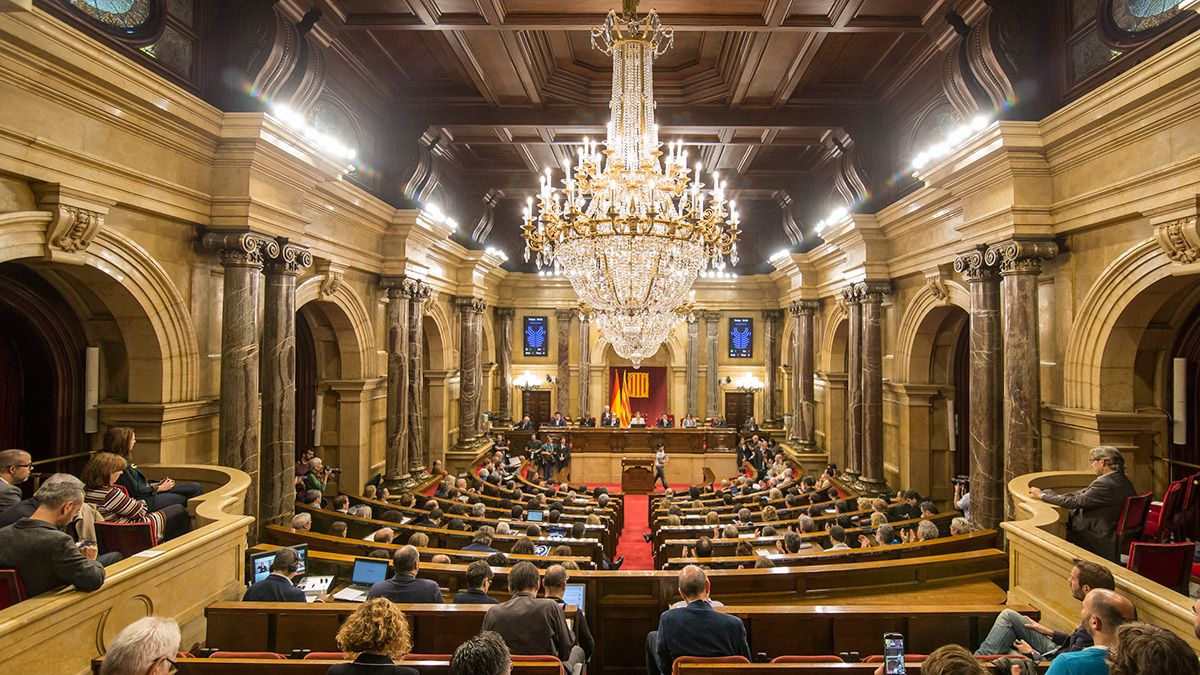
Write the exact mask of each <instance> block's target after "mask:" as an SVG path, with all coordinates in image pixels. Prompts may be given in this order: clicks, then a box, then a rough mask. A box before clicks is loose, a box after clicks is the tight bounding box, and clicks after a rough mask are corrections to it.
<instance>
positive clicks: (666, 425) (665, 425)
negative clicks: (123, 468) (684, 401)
mask: <svg viewBox="0 0 1200 675" xmlns="http://www.w3.org/2000/svg"><path fill="white" fill-rule="evenodd" d="M654 426H656V427H658V428H659V429H670V428H671V427H672V426H674V423H673V422H671V418H670V417H668V416H667V413H663V414H662V417H660V418H658V421H657V422H655V423H654Z"/></svg>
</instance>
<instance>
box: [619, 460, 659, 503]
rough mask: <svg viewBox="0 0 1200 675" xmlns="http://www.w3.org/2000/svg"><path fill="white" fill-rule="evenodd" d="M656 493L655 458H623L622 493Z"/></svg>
mask: <svg viewBox="0 0 1200 675" xmlns="http://www.w3.org/2000/svg"><path fill="white" fill-rule="evenodd" d="M653 491H654V458H653V457H622V458H621V492H624V493H625V494H629V495H645V494H650V493H651V492H653Z"/></svg>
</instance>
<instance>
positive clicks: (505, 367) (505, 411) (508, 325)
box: [493, 307, 517, 424]
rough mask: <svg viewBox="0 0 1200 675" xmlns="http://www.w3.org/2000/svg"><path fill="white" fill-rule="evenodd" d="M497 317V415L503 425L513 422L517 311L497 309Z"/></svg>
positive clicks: (506, 308) (510, 308)
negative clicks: (514, 331)
mask: <svg viewBox="0 0 1200 675" xmlns="http://www.w3.org/2000/svg"><path fill="white" fill-rule="evenodd" d="M493 313H494V314H495V315H496V322H497V323H498V324H499V325H498V326H497V327H496V369H497V371H499V374H500V406H499V408H500V409H499V410H498V411H497V415H499V417H500V423H501V424H508V423H510V422H512V391H513V383H512V379H513V374H512V329H513V317H515V316H516V314H517V310H515V309H513V308H512V307H497V308H496V310H495V311H494V312H493Z"/></svg>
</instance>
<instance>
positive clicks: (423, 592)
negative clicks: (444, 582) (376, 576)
mask: <svg viewBox="0 0 1200 675" xmlns="http://www.w3.org/2000/svg"><path fill="white" fill-rule="evenodd" d="M392 565H393V566H394V567H395V568H396V575H395V576H394V577H392V578H391V579H384V580H383V581H380V582H379V583H377V584H375V585H374V586H372V587H371V590H369V591H367V599H368V600H370V599H371V598H387V599H388V600H391V601H392V602H431V603H441V602H442V589H440V588H438V585H437V582H436V581H433V580H432V579H418V578H417V570H418V569H420V567H421V554H420V553H419V552H418V551H417V549H416V547H414V546H405V547H403V548H400V549H397V551H396V554H395V555H394V556H392Z"/></svg>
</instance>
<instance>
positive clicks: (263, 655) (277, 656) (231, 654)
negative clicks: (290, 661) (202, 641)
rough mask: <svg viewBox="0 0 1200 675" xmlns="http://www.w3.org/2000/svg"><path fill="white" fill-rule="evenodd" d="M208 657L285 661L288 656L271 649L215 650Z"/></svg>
mask: <svg viewBox="0 0 1200 675" xmlns="http://www.w3.org/2000/svg"><path fill="white" fill-rule="evenodd" d="M209 658H260V659H263V661H286V659H287V658H288V657H286V656H283V655H282V653H275V652H272V651H215V652H212V653H210V655H209Z"/></svg>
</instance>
